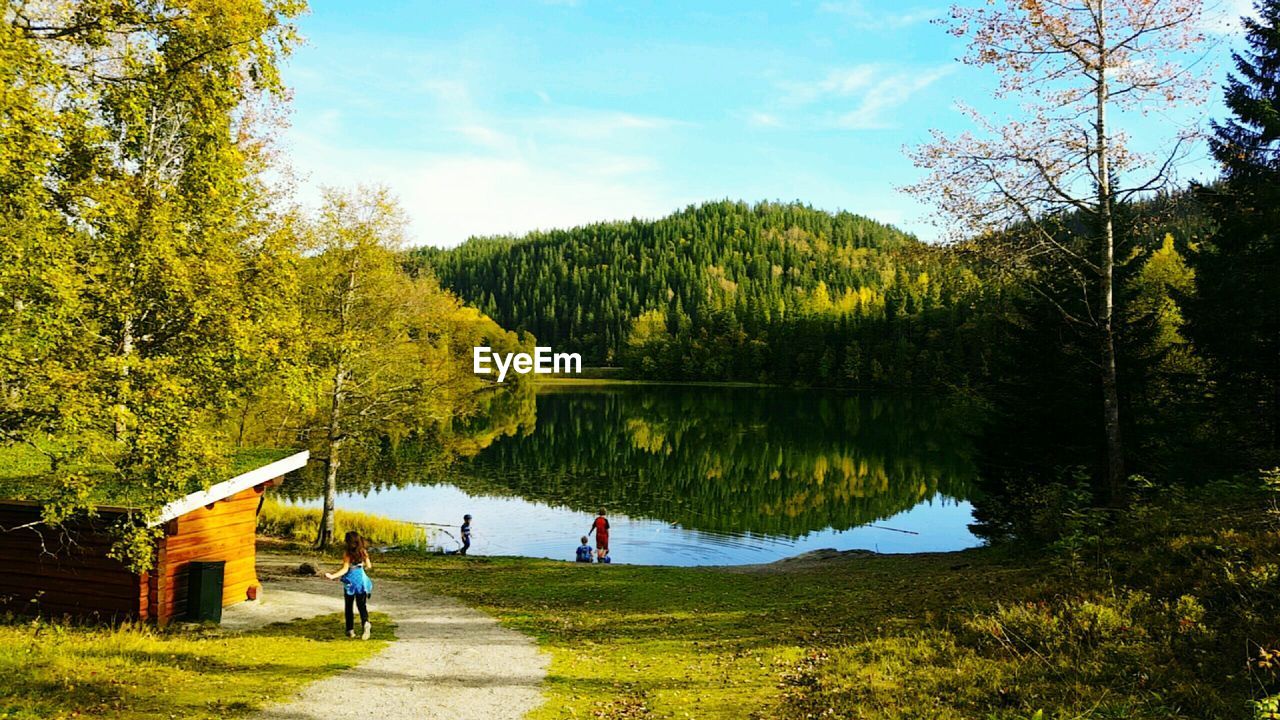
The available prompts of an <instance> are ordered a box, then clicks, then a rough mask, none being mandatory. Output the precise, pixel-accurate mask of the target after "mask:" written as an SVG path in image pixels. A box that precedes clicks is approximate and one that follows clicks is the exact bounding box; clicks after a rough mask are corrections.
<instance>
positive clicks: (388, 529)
mask: <svg viewBox="0 0 1280 720" xmlns="http://www.w3.org/2000/svg"><path fill="white" fill-rule="evenodd" d="M333 520H334V530H335V533H336V537H338V538H342V537H343V536H344V535H345V534H346V533H347V531H348V530H355V531H356V532H358V533H360V535H361V536H362V537H363V538H364V539H365V542H367V543H369V544H371V545H375V546H377V545H389V546H394V547H402V548H414V549H425V548H426V547H427V545H428V544H429V543H430V541H431V535H432V534H431V532H429V531H428V530H426V529H425V528H423V527H420V526H418V525H414V524H412V523H407V522H402V521H399V520H391V519H389V518H384V517H382V516H379V515H371V514H369V513H362V512H353V511H350V510H336V511H335V514H334V518H333ZM319 528H320V510H319V508H308V507H300V506H297V505H289V504H286V503H282V502H280V501H278V500H275V499H272V498H271V497H268V498H267V499H266V501H265V502H263V504H262V512H260V513H258V534H259V535H266V536H269V537H274V538H280V539H283V540H289V541H294V542H300V543H310V542H313V541H314V540H315V539H316V533H317V531H318V530H319Z"/></svg>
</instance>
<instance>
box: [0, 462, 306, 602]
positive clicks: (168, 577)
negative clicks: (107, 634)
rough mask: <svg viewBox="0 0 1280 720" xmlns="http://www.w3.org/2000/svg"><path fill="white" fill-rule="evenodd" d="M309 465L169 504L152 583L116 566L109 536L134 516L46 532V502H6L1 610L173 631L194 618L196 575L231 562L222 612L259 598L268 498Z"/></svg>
mask: <svg viewBox="0 0 1280 720" xmlns="http://www.w3.org/2000/svg"><path fill="white" fill-rule="evenodd" d="M307 457H308V453H307V452H305V451H304V452H300V453H296V454H294V455H290V456H288V457H285V458H283V459H280V460H277V461H275V462H271V463H268V464H265V465H262V466H260V467H257V468H254V469H252V470H249V471H248V472H244V473H241V474H239V475H236V476H235V477H233V478H231V479H230V480H226V481H224V482H220V483H218V484H216V485H213V486H212V487H210V488H209V489H208V490H201V491H198V492H193V493H191V494H189V495H187V496H185V497H183V498H180V499H178V500H175V501H174V502H172V503H169V504H168V505H166V506H165V507H164V509H163V510H161V512H160V514H159V516H158V518H157V519H156V521H155V523H154V525H157V526H159V525H163V527H164V535H163V536H162V537H161V538H160V539H159V540H157V541H156V547H155V562H154V563H153V566H152V569H151V570H150V571H149V572H147V573H144V574H138V573H134V572H132V571H130V570H129V569H128V568H126V567H125V566H124V564H123V563H121V562H120V561H118V560H113V559H111V558H110V557H108V551H109V550H110V548H111V542H112V541H111V538H110V537H109V535H108V531H109V529H110V527H111V525H112V523H113V522H114V521H115V520H116V519H117V518H118V517H119V516H120V514H121V513H123V512H126V511H127V508H121V507H107V506H99V507H98V508H97V513H98V516H97V517H96V518H92V519H83V520H78V521H73V522H70V523H66V524H64V525H62V526H59V527H56V528H53V527H48V526H45V525H41V524H39V520H40V503H38V502H30V501H22V500H0V527H4V528H10V529H11V530H10V531H9V532H3V533H0V563H3V565H4V568H5V569H4V571H3V572H0V611H3V610H11V611H16V612H37V611H38V612H39V613H40V614H42V615H64V614H69V615H77V616H88V617H98V618H101V619H103V620H124V619H140V620H149V621H152V622H155V623H157V624H158V625H166V624H168V623H169V621H171V620H175V619H182V618H183V616H184V615H185V613H186V600H187V572H186V571H187V566H188V565H189V564H190V563H191V562H193V561H197V560H221V561H223V562H225V563H226V565H225V568H224V575H223V585H222V605H223V607H226V606H228V605H233V604H235V603H238V602H242V601H244V600H246V599H251V598H253V597H256V596H257V593H258V591H259V584H258V576H257V572H256V569H255V562H256V552H255V540H256V530H257V521H258V511H259V509H260V508H261V507H262V500H263V496H264V494H265V493H266V491H267V489H268V488H270V487H273V486H276V485H279V484H280V483H281V482H283V480H284V476H285V474H286V473H289V472H291V471H293V470H297V469H299V468H301V467H302V466H304V465H306V464H307ZM24 526H28V527H24ZM12 528H21V529H17V530H12Z"/></svg>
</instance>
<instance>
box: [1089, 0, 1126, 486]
mask: <svg viewBox="0 0 1280 720" xmlns="http://www.w3.org/2000/svg"><path fill="white" fill-rule="evenodd" d="M1098 17H1099V20H1098V36H1099V37H1098V40H1099V42H1098V46H1099V47H1100V48H1106V31H1107V29H1106V26H1105V25H1104V24H1103V20H1102V18H1103V17H1104V16H1103V9H1102V7H1101V2H1100V3H1099V8H1098ZM1106 64H1107V57H1106V54H1105V50H1104V51H1103V52H1100V53H1099V62H1098V65H1099V70H1098V81H1097V91H1096V92H1097V95H1096V97H1097V112H1098V116H1097V124H1096V127H1095V130H1096V131H1097V148H1096V152H1097V155H1098V219H1099V221H1100V222H1099V225H1100V230H1101V234H1102V265H1101V268H1100V271H1101V272H1100V273H1099V274H1100V276H1101V285H1102V288H1101V295H1102V308H1101V312H1100V313H1099V318H1098V319H1099V322H1100V324H1101V326H1102V338H1101V340H1102V363H1101V365H1102V415H1103V428H1104V432H1105V434H1106V440H1107V475H1106V481H1107V483H1106V495H1107V497H1106V500H1107V503H1108V504H1110V505H1113V506H1114V505H1118V504H1120V503H1121V502H1122V499H1123V497H1124V481H1125V477H1124V445H1123V444H1122V443H1121V439H1120V388H1119V385H1120V383H1119V380H1118V374H1117V371H1116V339H1115V256H1116V236H1115V227H1114V223H1113V219H1112V207H1111V202H1112V193H1111V163H1110V158H1109V157H1108V155H1109V152H1110V148H1109V147H1108V145H1107V103H1108V102H1109V101H1110V98H1109V96H1108V89H1107V76H1106Z"/></svg>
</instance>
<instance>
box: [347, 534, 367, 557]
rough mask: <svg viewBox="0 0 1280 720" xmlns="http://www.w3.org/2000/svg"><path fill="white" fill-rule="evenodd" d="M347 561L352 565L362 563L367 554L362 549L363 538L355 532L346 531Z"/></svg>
mask: <svg viewBox="0 0 1280 720" xmlns="http://www.w3.org/2000/svg"><path fill="white" fill-rule="evenodd" d="M346 542H347V559H348V560H350V561H351V562H354V563H362V562H364V559H365V558H366V557H368V555H369V553H368V552H367V551H366V550H365V549H364V538H362V537H360V533H358V532H356V531H355V530H349V531H347V537H346Z"/></svg>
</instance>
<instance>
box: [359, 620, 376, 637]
mask: <svg viewBox="0 0 1280 720" xmlns="http://www.w3.org/2000/svg"><path fill="white" fill-rule="evenodd" d="M371 632H373V623H371V622H367V623H365V624H364V634H363V635H361V636H360V639H361V640H368V639H369V633H371Z"/></svg>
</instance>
